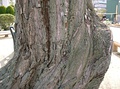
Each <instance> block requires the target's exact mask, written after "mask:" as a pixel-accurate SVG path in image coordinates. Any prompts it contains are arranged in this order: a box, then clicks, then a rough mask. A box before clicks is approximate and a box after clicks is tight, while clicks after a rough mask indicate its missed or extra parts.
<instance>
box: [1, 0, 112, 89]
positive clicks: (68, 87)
mask: <svg viewBox="0 0 120 89" xmlns="http://www.w3.org/2000/svg"><path fill="white" fill-rule="evenodd" d="M15 29H16V39H15V52H14V57H13V58H12V59H11V60H10V61H9V63H8V64H7V65H6V66H4V67H3V68H2V69H1V70H0V89H98V87H99V85H100V83H101V81H102V79H103V77H104V74H105V72H106V71H107V69H108V66H109V63H110V58H111V49H112V47H111V45H112V39H111V32H110V30H109V28H107V27H106V26H105V25H104V24H102V23H101V22H100V20H99V18H98V17H97V15H96V14H95V12H94V10H93V7H92V1H91V0H16V22H15Z"/></svg>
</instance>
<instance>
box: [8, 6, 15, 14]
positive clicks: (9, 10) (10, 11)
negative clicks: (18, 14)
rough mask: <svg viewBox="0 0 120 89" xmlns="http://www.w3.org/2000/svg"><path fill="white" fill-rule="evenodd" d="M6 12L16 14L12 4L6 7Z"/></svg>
mask: <svg viewBox="0 0 120 89" xmlns="http://www.w3.org/2000/svg"><path fill="white" fill-rule="evenodd" d="M6 13H7V14H12V15H14V8H13V7H12V6H8V7H7V8H6Z"/></svg>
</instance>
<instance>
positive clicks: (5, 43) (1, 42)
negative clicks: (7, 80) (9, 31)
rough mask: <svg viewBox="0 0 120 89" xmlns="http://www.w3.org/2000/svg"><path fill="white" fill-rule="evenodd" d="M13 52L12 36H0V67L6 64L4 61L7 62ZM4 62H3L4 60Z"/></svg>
mask: <svg viewBox="0 0 120 89" xmlns="http://www.w3.org/2000/svg"><path fill="white" fill-rule="evenodd" d="M12 52H13V40H12V36H11V35H9V36H8V37H4V36H0V67H1V66H2V65H3V64H5V63H7V61H6V60H9V57H7V56H9V55H10V54H11V53H12ZM5 58H6V60H3V59H5Z"/></svg>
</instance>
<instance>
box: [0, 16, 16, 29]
mask: <svg viewBox="0 0 120 89" xmlns="http://www.w3.org/2000/svg"><path fill="white" fill-rule="evenodd" d="M14 21H15V16H14V15H11V14H0V26H1V28H2V29H4V30H8V29H9V27H10V25H11V24H13V23H14Z"/></svg>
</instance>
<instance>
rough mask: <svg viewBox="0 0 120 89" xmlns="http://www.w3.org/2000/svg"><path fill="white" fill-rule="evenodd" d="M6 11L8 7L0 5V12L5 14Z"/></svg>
mask: <svg viewBox="0 0 120 89" xmlns="http://www.w3.org/2000/svg"><path fill="white" fill-rule="evenodd" d="M5 13H6V7H5V6H0V14H5Z"/></svg>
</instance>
